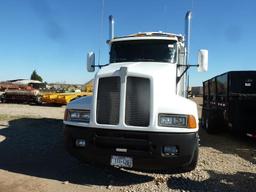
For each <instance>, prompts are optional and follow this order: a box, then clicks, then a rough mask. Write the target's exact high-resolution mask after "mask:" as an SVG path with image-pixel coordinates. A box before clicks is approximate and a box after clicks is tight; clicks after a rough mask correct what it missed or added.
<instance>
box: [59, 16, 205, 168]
mask: <svg viewBox="0 0 256 192" xmlns="http://www.w3.org/2000/svg"><path fill="white" fill-rule="evenodd" d="M190 19H191V12H188V13H187V15H186V26H187V27H186V33H187V35H186V39H185V37H184V36H182V35H177V34H173V33H163V32H145V33H137V34H132V35H128V36H123V37H114V20H113V17H112V16H110V40H109V41H108V44H109V46H110V60H109V64H106V65H101V66H96V65H95V55H94V53H88V56H87V69H88V71H89V72H93V71H94V70H95V67H100V70H99V71H98V72H97V73H96V75H95V78H94V91H93V96H88V97H83V98H80V99H77V100H74V101H72V102H70V103H69V104H68V105H67V108H66V111H65V117H64V139H65V145H66V148H67V150H68V151H69V153H70V154H71V155H73V156H75V157H76V158H78V159H80V160H82V161H85V162H88V163H95V164H102V165H106V166H114V167H125V168H128V169H138V170H145V171H154V172H159V171H160V172H161V171H165V172H166V171H170V172H187V171H191V170H193V169H194V168H195V167H196V164H197V160H198V145H199V144H198V142H199V136H198V128H199V122H198V113H197V106H196V104H195V103H194V102H193V101H191V100H189V99H187V98H186V96H187V94H186V92H187V83H186V82H187V78H186V72H187V70H188V68H189V67H191V66H197V67H198V68H199V70H200V71H206V70H207V68H208V51H207V50H200V51H199V55H198V58H199V60H198V64H197V65H189V64H188V62H187V60H188V57H187V56H188V51H189V33H190Z"/></svg>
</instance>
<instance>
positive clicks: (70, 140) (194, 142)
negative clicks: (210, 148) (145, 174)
mask: <svg viewBox="0 0 256 192" xmlns="http://www.w3.org/2000/svg"><path fill="white" fill-rule="evenodd" d="M64 138H65V146H66V148H67V150H68V152H69V153H70V154H71V155H73V156H74V157H76V158H78V159H79V160H82V161H84V162H87V163H95V164H101V165H107V166H110V159H111V156H112V155H117V156H125V157H132V159H133V167H132V169H136V170H145V171H153V172H158V171H170V172H173V171H174V172H177V171H175V170H178V169H180V168H183V167H186V166H189V165H190V164H191V162H192V161H193V160H194V159H195V157H194V156H195V155H197V154H196V153H198V151H197V150H198V134H197V133H156V132H138V131H123V130H107V129H99V128H86V127H76V126H70V125H64ZM77 139H84V140H85V141H86V146H85V147H77V146H76V145H75V143H76V140H77ZM163 146H176V147H177V148H178V153H177V154H175V155H171V156H165V155H164V154H163ZM117 148H119V149H120V148H122V149H126V152H118V151H117ZM196 160H197V157H196Z"/></svg>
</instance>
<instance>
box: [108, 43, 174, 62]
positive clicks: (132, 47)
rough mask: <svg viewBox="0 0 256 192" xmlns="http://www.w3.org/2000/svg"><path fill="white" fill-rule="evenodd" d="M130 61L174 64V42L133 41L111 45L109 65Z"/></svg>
mask: <svg viewBox="0 0 256 192" xmlns="http://www.w3.org/2000/svg"><path fill="white" fill-rule="evenodd" d="M131 61H153V62H169V63H175V62H176V41H170V40H133V41H118V42H114V43H112V46H111V50H110V63H117V62H131Z"/></svg>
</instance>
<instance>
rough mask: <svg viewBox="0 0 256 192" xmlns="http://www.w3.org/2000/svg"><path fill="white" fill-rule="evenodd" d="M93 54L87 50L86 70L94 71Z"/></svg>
mask: <svg viewBox="0 0 256 192" xmlns="http://www.w3.org/2000/svg"><path fill="white" fill-rule="evenodd" d="M94 66H95V54H94V53H93V52H89V53H88V54H87V71H88V72H94V71H95V67H94Z"/></svg>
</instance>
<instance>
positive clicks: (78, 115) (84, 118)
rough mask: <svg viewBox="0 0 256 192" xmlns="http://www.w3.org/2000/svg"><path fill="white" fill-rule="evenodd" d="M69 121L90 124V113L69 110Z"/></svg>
mask: <svg viewBox="0 0 256 192" xmlns="http://www.w3.org/2000/svg"><path fill="white" fill-rule="evenodd" d="M67 121H79V122H85V123H89V122H90V111H83V110H68V111H67Z"/></svg>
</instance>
